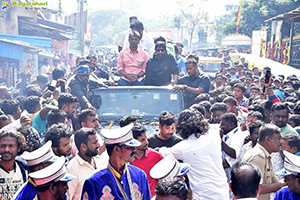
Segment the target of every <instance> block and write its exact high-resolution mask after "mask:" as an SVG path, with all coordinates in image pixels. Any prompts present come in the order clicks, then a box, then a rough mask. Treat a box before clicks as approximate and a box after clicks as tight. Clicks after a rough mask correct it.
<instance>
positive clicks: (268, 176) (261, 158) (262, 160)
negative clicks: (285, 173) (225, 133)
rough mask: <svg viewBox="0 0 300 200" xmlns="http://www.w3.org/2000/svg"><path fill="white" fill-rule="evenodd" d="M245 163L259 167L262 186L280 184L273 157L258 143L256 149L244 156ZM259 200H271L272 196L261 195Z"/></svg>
mask: <svg viewBox="0 0 300 200" xmlns="http://www.w3.org/2000/svg"><path fill="white" fill-rule="evenodd" d="M243 162H248V163H252V164H255V165H257V166H258V167H259V169H260V171H261V179H260V184H263V183H267V184H268V183H277V182H278V179H277V178H276V176H275V174H274V172H273V166H272V162H271V155H270V154H269V153H268V151H267V150H266V149H265V148H264V147H263V146H262V145H260V144H258V143H257V144H256V145H255V147H253V148H252V149H250V150H249V151H248V152H247V153H246V154H245V155H244V157H243ZM258 200H270V194H260V195H259V197H258Z"/></svg>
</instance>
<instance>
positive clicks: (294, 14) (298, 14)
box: [265, 7, 300, 23]
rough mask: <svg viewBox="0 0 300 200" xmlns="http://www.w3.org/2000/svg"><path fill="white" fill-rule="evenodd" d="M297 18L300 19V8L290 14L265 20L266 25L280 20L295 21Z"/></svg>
mask: <svg viewBox="0 0 300 200" xmlns="http://www.w3.org/2000/svg"><path fill="white" fill-rule="evenodd" d="M295 18H300V7H299V8H297V9H295V10H292V11H290V12H287V13H284V14H281V15H277V16H275V17H272V18H270V19H267V20H265V22H266V23H269V22H272V21H275V20H276V21H278V20H289V19H295Z"/></svg>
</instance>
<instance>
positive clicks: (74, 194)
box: [67, 128, 108, 200]
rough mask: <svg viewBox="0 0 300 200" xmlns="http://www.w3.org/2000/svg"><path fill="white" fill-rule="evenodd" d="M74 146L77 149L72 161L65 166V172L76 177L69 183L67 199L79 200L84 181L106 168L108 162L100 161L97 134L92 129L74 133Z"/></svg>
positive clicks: (83, 129)
mask: <svg viewBox="0 0 300 200" xmlns="http://www.w3.org/2000/svg"><path fill="white" fill-rule="evenodd" d="M75 144H76V147H77V149H78V152H77V154H76V155H75V157H74V159H72V160H71V161H70V162H69V164H68V165H67V171H68V173H70V174H73V175H74V176H76V179H74V180H72V181H71V182H69V184H68V186H69V191H68V193H67V196H68V199H70V200H73V199H74V200H77V199H80V196H81V191H82V187H83V184H84V181H85V180H86V179H87V178H88V177H90V176H91V175H92V174H94V173H95V172H96V171H100V170H102V169H104V168H106V166H107V164H108V162H107V161H106V162H105V161H104V160H102V159H101V158H100V156H99V155H98V153H99V148H100V145H99V143H98V137H97V133H96V131H95V130H94V129H92V128H81V129H79V130H78V131H76V134H75Z"/></svg>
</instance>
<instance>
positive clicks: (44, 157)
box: [21, 140, 57, 167]
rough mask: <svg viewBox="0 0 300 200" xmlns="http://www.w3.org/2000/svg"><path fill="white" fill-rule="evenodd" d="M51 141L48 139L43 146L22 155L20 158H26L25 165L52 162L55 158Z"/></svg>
mask: <svg viewBox="0 0 300 200" xmlns="http://www.w3.org/2000/svg"><path fill="white" fill-rule="evenodd" d="M51 146H52V141H51V140H49V141H48V142H47V143H46V144H44V146H42V147H40V148H38V149H36V150H34V151H32V152H30V153H27V154H24V155H21V158H22V159H24V160H26V162H27V166H29V167H30V166H34V165H39V164H41V163H43V162H54V161H55V160H56V159H57V158H56V156H55V154H54V153H53V151H52V148H51Z"/></svg>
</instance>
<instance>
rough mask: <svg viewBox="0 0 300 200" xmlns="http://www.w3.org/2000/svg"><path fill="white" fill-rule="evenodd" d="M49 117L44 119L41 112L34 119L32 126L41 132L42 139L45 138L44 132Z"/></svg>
mask: <svg viewBox="0 0 300 200" xmlns="http://www.w3.org/2000/svg"><path fill="white" fill-rule="evenodd" d="M46 123H47V119H45V120H42V119H41V117H40V113H38V114H37V115H36V116H35V117H34V118H33V120H32V127H33V128H35V130H37V131H38V132H39V134H40V137H41V139H43V138H44V137H43V133H45V132H46Z"/></svg>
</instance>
